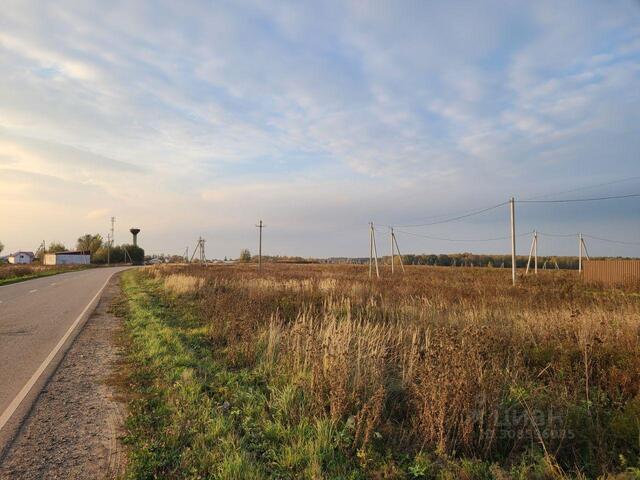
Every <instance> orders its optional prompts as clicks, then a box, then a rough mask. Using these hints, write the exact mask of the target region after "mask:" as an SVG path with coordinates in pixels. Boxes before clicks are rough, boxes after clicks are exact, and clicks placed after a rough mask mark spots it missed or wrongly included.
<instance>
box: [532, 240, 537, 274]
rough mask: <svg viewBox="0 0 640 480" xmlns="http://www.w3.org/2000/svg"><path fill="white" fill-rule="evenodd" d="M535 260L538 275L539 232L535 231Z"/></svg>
mask: <svg viewBox="0 0 640 480" xmlns="http://www.w3.org/2000/svg"><path fill="white" fill-rule="evenodd" d="M533 259H534V265H535V270H534V271H535V274H536V275H537V274H538V231H537V230H534V231H533Z"/></svg>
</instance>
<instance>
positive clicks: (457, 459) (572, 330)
mask: <svg viewBox="0 0 640 480" xmlns="http://www.w3.org/2000/svg"><path fill="white" fill-rule="evenodd" d="M387 269H388V267H387ZM384 273H385V276H384V277H383V278H382V279H380V280H376V281H373V282H372V281H370V280H369V279H368V278H367V272H366V269H365V268H364V267H362V266H346V265H345V266H317V265H303V266H295V265H267V267H266V268H265V270H264V272H263V274H262V275H259V274H258V272H257V271H256V268H255V266H207V267H201V266H163V267H149V268H145V269H142V270H138V271H130V272H127V273H126V274H124V276H123V282H122V284H123V291H124V296H123V300H122V301H121V302H120V304H119V305H118V311H119V312H120V313H121V314H122V315H123V316H125V317H126V318H127V321H126V335H125V340H124V341H125V342H126V345H127V350H128V352H129V354H128V358H127V361H126V362H125V368H124V369H123V372H124V373H123V375H124V378H123V383H125V384H126V385H127V386H129V388H133V390H134V393H133V394H131V393H130V397H129V398H130V417H129V419H128V423H127V429H128V433H127V443H128V445H129V448H130V463H129V476H130V477H131V478H229V479H231V478H237V479H250V478H290V479H297V478H314V479H315V478H345V479H347V478H349V479H356V478H380V479H382V478H399V479H402V478H434V479H435V478H442V479H447V478H451V479H454V478H467V479H475V478H477V479H485V478H486V479H489V478H496V479H507V478H521V479H525V478H532V479H533V478H536V479H537V478H540V479H542V478H550V479H552V478H596V477H602V478H640V463H639V455H640V394H639V389H640V297H639V296H638V295H637V293H636V292H634V291H633V290H627V291H621V290H604V289H601V288H596V287H592V286H585V285H583V284H582V283H581V282H580V280H579V279H578V277H577V274H576V273H575V272H545V273H543V274H541V275H539V276H538V277H537V278H534V277H528V278H527V279H525V281H523V282H522V283H521V284H520V285H519V286H517V287H515V288H514V287H511V286H509V282H510V274H509V272H507V271H505V270H502V269H490V268H489V269H480V268H456V269H454V268H445V267H442V268H439V267H409V268H408V269H407V273H406V274H405V275H402V274H398V273H396V274H395V276H394V277H393V278H391V277H390V276H389V275H388V272H387V271H385V272H384Z"/></svg>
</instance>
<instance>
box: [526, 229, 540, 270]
mask: <svg viewBox="0 0 640 480" xmlns="http://www.w3.org/2000/svg"><path fill="white" fill-rule="evenodd" d="M532 257H535V260H534V262H535V273H536V275H537V274H538V232H537V231H536V230H534V231H533V238H532V239H531V249H530V250H529V260H527V270H526V271H525V273H524V274H525V275H528V274H529V266H530V265H531V258H532Z"/></svg>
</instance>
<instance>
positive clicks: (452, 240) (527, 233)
mask: <svg viewBox="0 0 640 480" xmlns="http://www.w3.org/2000/svg"><path fill="white" fill-rule="evenodd" d="M396 231H397V232H399V233H404V234H406V235H413V236H414V237H421V238H428V239H429V240H442V241H446V242H494V241H497V240H507V239H509V238H511V236H510V235H507V236H504V237H495V238H443V237H432V236H430V235H423V234H420V233H415V232H405V231H402V230H396ZM532 233H533V232H525V233H521V234H519V235H516V237H524V236H526V235H531V234H532Z"/></svg>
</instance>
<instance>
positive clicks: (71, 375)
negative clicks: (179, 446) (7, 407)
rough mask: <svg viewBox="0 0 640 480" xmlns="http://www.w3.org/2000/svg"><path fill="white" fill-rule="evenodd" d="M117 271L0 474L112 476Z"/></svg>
mask: <svg viewBox="0 0 640 480" xmlns="http://www.w3.org/2000/svg"><path fill="white" fill-rule="evenodd" d="M119 285H120V278H119V275H116V276H115V277H114V278H113V279H112V280H111V282H109V285H108V286H107V288H106V289H105V291H104V293H103V295H102V298H101V300H100V303H99V304H98V307H97V308H96V311H95V312H94V314H93V315H91V317H90V318H89V319H88V320H87V323H86V324H85V326H84V328H83V329H82V331H81V332H80V334H79V335H78V337H77V338H76V340H75V342H74V343H73V345H72V346H71V348H70V349H69V351H68V352H67V354H66V356H65V358H64V359H63V360H62V362H61V363H60V366H59V367H58V369H57V370H56V372H55V373H54V375H53V377H52V378H51V380H50V381H49V383H48V384H47V385H46V387H45V388H44V389H43V390H42V392H40V394H39V396H38V399H37V400H36V402H35V404H34V406H33V409H32V410H31V413H30V414H29V416H28V418H27V419H26V420H25V422H24V424H23V425H22V427H21V429H20V431H19V432H18V434H17V435H16V438H15V439H14V441H13V443H12V445H11V447H10V448H9V449H8V450H7V452H6V455H5V457H4V458H3V459H2V462H1V464H0V478H3V479H4V478H11V479H41V478H64V479H98V478H116V477H117V476H118V475H120V474H121V473H122V471H123V467H124V459H125V455H124V451H123V448H122V446H121V445H120V442H119V440H118V439H119V438H120V437H121V436H122V433H123V432H122V423H123V419H124V416H125V411H124V409H125V407H124V405H122V404H121V403H118V402H117V401H116V392H115V388H114V387H113V386H111V385H110V382H109V378H110V376H111V373H112V369H113V368H116V367H117V363H118V360H119V358H120V349H119V348H118V344H117V336H118V334H119V332H120V329H121V322H122V320H121V319H119V318H117V317H116V316H114V315H112V314H111V313H110V312H109V307H110V305H111V304H112V303H113V301H114V300H115V299H116V298H117V296H118V295H119V293H120V286H119Z"/></svg>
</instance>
